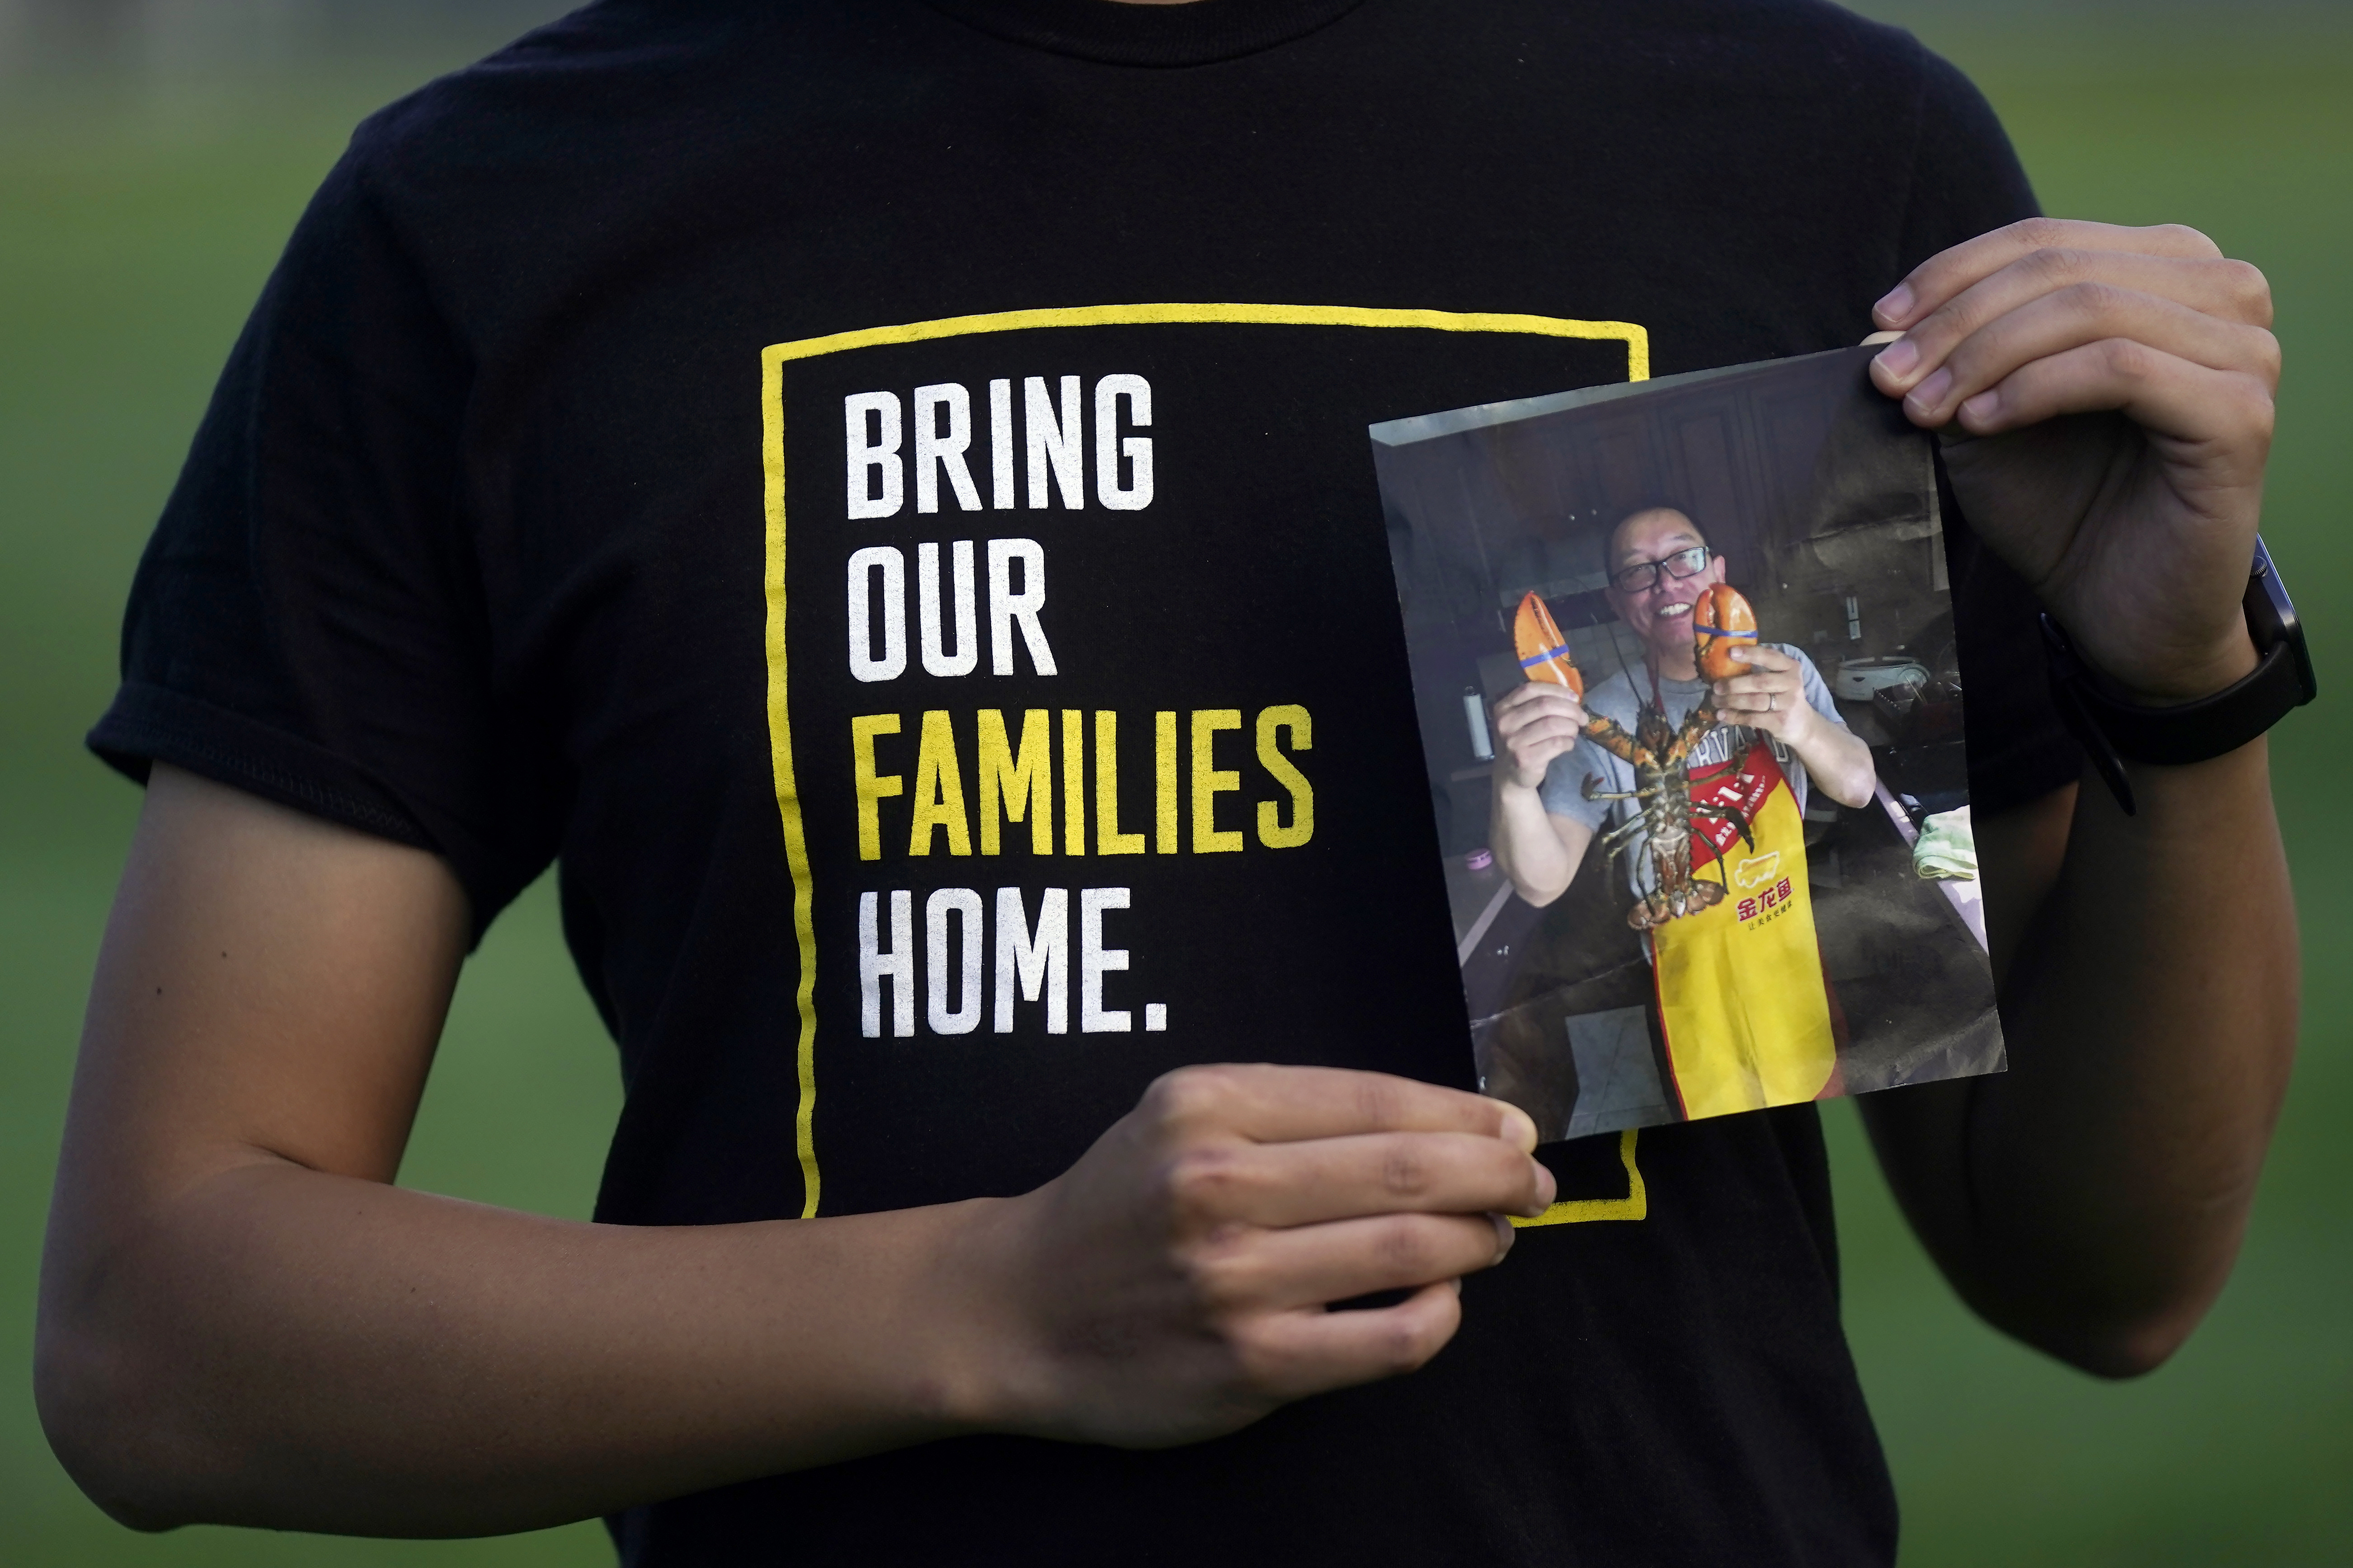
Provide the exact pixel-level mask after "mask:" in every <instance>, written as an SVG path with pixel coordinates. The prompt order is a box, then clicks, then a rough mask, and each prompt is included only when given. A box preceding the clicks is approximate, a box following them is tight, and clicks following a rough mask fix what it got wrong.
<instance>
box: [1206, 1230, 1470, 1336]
mask: <svg viewBox="0 0 2353 1568" xmlns="http://www.w3.org/2000/svg"><path fill="white" fill-rule="evenodd" d="M1511 1237H1512V1227H1511V1226H1509V1225H1506V1224H1503V1223H1501V1222H1499V1221H1497V1220H1495V1219H1493V1218H1492V1217H1491V1216H1489V1215H1482V1214H1473V1215H1460V1214H1456V1215H1434V1214H1399V1215H1373V1216H1369V1217H1366V1218H1361V1219H1344V1220H1336V1221H1335V1222H1333V1223H1332V1224H1330V1225H1308V1226H1297V1227H1295V1228H1293V1229H1289V1230H1258V1229H1252V1228H1248V1227H1241V1226H1237V1227H1235V1229H1234V1231H1233V1233H1232V1235H1231V1236H1230V1237H1220V1238H1219V1240H1218V1241H1217V1242H1216V1243H1214V1244H1208V1245H1204V1246H1202V1247H1198V1248H1196V1249H1195V1252H1194V1255H1193V1258H1192V1259H1191V1277H1192V1279H1193V1283H1194V1286H1195V1288H1196V1289H1198V1291H1199V1293H1200V1296H1201V1299H1202V1300H1204V1301H1205V1302H1206V1303H1207V1304H1208V1307H1209V1308H1210V1309H1211V1310H1213V1311H1217V1312H1232V1311H1259V1310H1289V1309H1291V1308H1293V1307H1314V1306H1322V1305H1323V1304H1324V1303H1325V1302H1327V1301H1345V1300H1353V1299H1354V1298H1356V1297H1358V1296H1369V1295H1371V1294H1373V1293H1374V1292H1375V1291H1378V1290H1412V1289H1419V1288H1420V1287H1422V1286H1424V1285H1434V1284H1436V1283H1437V1282H1438V1281H1440V1280H1441V1279H1461V1277H1462V1276H1463V1275H1465V1274H1473V1273H1476V1272H1478V1271H1479V1270H1480V1269H1482V1268H1493V1267H1494V1266H1495V1265H1496V1264H1498V1263H1501V1262H1502V1261H1503V1260H1504V1254H1505V1253H1507V1252H1509V1251H1510V1250H1511V1247H1512V1242H1511Z"/></svg>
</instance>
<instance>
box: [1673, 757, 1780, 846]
mask: <svg viewBox="0 0 2353 1568" xmlns="http://www.w3.org/2000/svg"><path fill="white" fill-rule="evenodd" d="M1783 782H1784V781H1783V779H1782V775H1781V764H1780V763H1778V762H1777V761H1775V760H1774V757H1773V748H1772V747H1770V746H1768V745H1767V744H1766V743H1765V742H1763V741H1762V740H1757V741H1754V742H1750V744H1749V747H1748V754H1747V755H1746V756H1745V757H1743V758H1742V759H1741V760H1740V768H1739V771H1738V772H1737V773H1736V772H1734V771H1733V765H1732V764H1731V763H1718V764H1717V765H1716V766H1715V767H1714V768H1711V769H1710V770H1708V772H1707V773H1705V774H1700V773H1694V774H1693V775H1692V782H1691V798H1692V804H1693V805H1704V806H1711V807H1713V808H1715V811H1717V812H1719V813H1722V815H1721V816H1702V815H1701V814H1699V813H1698V812H1694V813H1693V814H1692V869H1693V870H1694V871H1696V870H1698V869H1699V868H1701V867H1702V866H1704V865H1707V864H1708V863H1709V862H1710V861H1713V860H1715V859H1717V858H1721V857H1723V856H1725V855H1728V854H1730V853H1731V852H1732V849H1733V847H1734V846H1735V845H1738V844H1743V843H1745V842H1746V840H1745V838H1744V836H1743V835H1742V833H1741V827H1742V825H1743V824H1753V823H1755V822H1756V820H1757V808H1758V807H1760V806H1762V805H1764V804H1765V797H1766V796H1767V795H1771V794H1772V793H1773V790H1774V788H1775V786H1776V785H1778V784H1782V783H1783Z"/></svg>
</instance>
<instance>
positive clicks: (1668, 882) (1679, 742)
mask: <svg viewBox="0 0 2353 1568" xmlns="http://www.w3.org/2000/svg"><path fill="white" fill-rule="evenodd" d="M1693 608H1694V612H1695V613H1694V616H1693V617H1692V618H1693V621H1694V628H1693V629H1694V634H1695V637H1694V643H1695V647H1694V656H1695V658H1697V659H1698V662H1699V664H1700V667H1701V673H1702V674H1704V676H1706V678H1707V679H1710V680H1722V679H1728V678H1729V677H1731V676H1733V675H1736V674H1738V673H1739V671H1740V669H1741V668H1742V667H1741V666H1740V665H1738V664H1736V663H1735V662H1734V661H1733V659H1732V658H1731V645H1733V644H1735V643H1746V644H1747V645H1749V646H1751V647H1753V646H1755V643H1756V640H1757V617H1756V615H1755V613H1754V612H1753V611H1751V610H1750V608H1749V605H1748V601H1747V600H1746V599H1745V598H1743V597H1742V596H1741V595H1740V594H1739V593H1738V592H1737V591H1736V590H1735V589H1733V588H1731V587H1730V586H1728V585H1726V584H1720V583H1719V584H1712V585H1710V587H1709V588H1708V590H1707V591H1706V592H1705V594H1704V595H1703V596H1702V598H1701V602H1700V603H1699V604H1698V605H1694V606H1693ZM1512 631H1513V643H1514V647H1515V650H1516V651H1517V653H1518V655H1519V660H1520V668H1522V669H1525V670H1526V671H1527V673H1528V679H1531V680H1535V681H1547V682H1550V683H1552V684H1554V685H1558V686H1566V687H1567V688H1568V689H1569V690H1570V691H1571V692H1573V693H1575V694H1576V695H1577V696H1578V697H1582V696H1584V695H1585V677H1584V675H1583V673H1582V672H1580V671H1579V670H1578V669H1577V664H1576V661H1575V660H1574V659H1573V658H1571V657H1570V655H1569V651H1568V639H1567V638H1566V637H1563V636H1561V634H1560V628H1559V627H1558V626H1556V625H1555V624H1554V621H1553V618H1552V615H1551V612H1550V611H1549V610H1547V609H1546V607H1545V602H1544V600H1543V599H1542V598H1541V597H1539V596H1538V595H1535V594H1534V593H1530V594H1529V595H1526V596H1525V597H1524V598H1523V599H1521V601H1520V605H1519V611H1518V614H1517V615H1516V616H1514V617H1513V627H1512ZM1715 727H1716V716H1715V697H1714V695H1712V694H1711V695H1709V696H1707V697H1704V698H1702V699H1701V700H1700V704H1699V706H1698V707H1696V708H1694V709H1693V710H1691V712H1690V713H1688V714H1686V715H1685V716H1684V718H1683V723H1682V724H1681V725H1679V726H1674V727H1672V728H1671V727H1670V726H1669V725H1668V723H1667V716H1666V713H1665V710H1662V709H1661V708H1659V707H1657V706H1654V705H1653V704H1651V703H1648V702H1646V703H1643V704H1642V706H1641V711H1640V713H1639V714H1638V715H1637V718H1636V721H1635V725H1634V733H1632V734H1628V733H1627V732H1626V730H1625V727H1624V726H1623V725H1621V724H1620V723H1618V722H1617V721H1615V720H1612V719H1606V718H1602V717H1600V716H1599V715H1594V716H1591V717H1588V719H1587V720H1586V721H1585V728H1584V733H1585V734H1586V735H1587V736H1588V737H1589V738H1590V739H1591V740H1592V742H1594V744H1596V745H1598V746H1599V747H1600V748H1601V749H1602V750H1604V751H1606V752H1609V754H1610V755H1612V756H1614V757H1616V758H1618V759H1619V760H1620V762H1622V763H1626V764H1627V765H1628V766H1629V767H1630V768H1632V769H1633V770H1634V787H1633V788H1632V789H1630V790H1597V789H1596V788H1594V784H1596V782H1597V781H1596V780H1595V779H1593V778H1592V777H1591V776H1590V775H1588V777H1587V778H1586V781H1585V787H1584V792H1583V793H1584V795H1585V798H1586V799H1588V800H1594V801H1600V800H1611V801H1615V800H1630V801H1632V802H1634V803H1635V814H1634V815H1633V816H1630V817H1628V818H1627V819H1626V820H1625V821H1623V822H1621V823H1620V824H1618V825H1617V826H1615V827H1612V828H1609V830H1607V831H1606V832H1604V833H1603V834H1602V836H1601V843H1602V847H1603V848H1604V850H1605V851H1606V852H1607V854H1608V861H1607V864H1609V865H1611V866H1615V865H1616V864H1617V861H1618V858H1619V857H1620V855H1623V854H1626V853H1627V852H1629V851H1630V849H1631V848H1632V847H1633V846H1634V844H1635V841H1636V840H1637V839H1638V838H1640V839H1641V840H1643V841H1644V842H1645V843H1646V844H1647V846H1648V847H1649V850H1650V859H1651V876H1650V889H1649V890H1648V891H1647V892H1643V893H1641V894H1640V895H1639V896H1638V897H1637V899H1636V901H1635V904H1634V907H1633V909H1632V910H1629V911H1628V912H1627V915H1626V923H1627V924H1629V925H1630V926H1632V927H1633V928H1634V929H1635V930H1636V931H1651V930H1652V929H1654V928H1656V927H1658V926H1662V925H1664V924H1665V923H1666V922H1667V921H1671V920H1675V919H1679V918H1680V917H1682V916H1683V915H1690V914H1697V913H1698V912H1699V911H1700V910H1704V909H1707V908H1709V907H1710V906H1712V905H1715V904H1718V903H1721V902H1722V901H1723V900H1724V896H1725V889H1724V885H1723V883H1722V881H1721V880H1718V881H1715V882H1706V881H1701V880H1699V879H1695V878H1694V877H1693V875H1692V865H1691V859H1692V852H1691V841H1692V819H1693V817H1694V816H1704V817H1714V818H1715V819H1716V820H1717V821H1719V822H1728V823H1730V824H1732V825H1733V826H1735V827H1736V828H1738V829H1739V830H1740V837H1741V839H1742V840H1743V841H1744V842H1745V843H1746V844H1747V846H1748V847H1750V848H1751V849H1754V848H1756V847H1757V838H1756V835H1755V834H1754V832H1752V831H1751V826H1750V824H1749V821H1748V819H1747V817H1746V816H1744V815H1743V814H1742V812H1741V810H1740V808H1739V807H1738V806H1736V805H1733V804H1732V803H1730V802H1729V801H1726V802H1724V803H1722V804H1721V805H1707V804H1704V803H1702V802H1699V801H1695V800H1694V799H1692V792H1691V769H1690V757H1691V752H1692V747H1693V746H1694V745H1696V744H1697V743H1698V742H1699V740H1700V738H1701V737H1702V736H1704V735H1705V734H1706V733H1707V732H1708V731H1711V730H1713V729H1715ZM1747 757H1748V748H1747V745H1746V743H1744V744H1743V745H1742V746H1741V748H1740V751H1739V752H1738V753H1737V754H1736V756H1735V757H1734V758H1733V764H1732V765H1733V771H1734V772H1735V773H1737V772H1738V771H1739V769H1740V767H1741V765H1742V764H1743V763H1746V761H1747ZM1718 875H1719V877H1721V872H1720V871H1719V873H1718Z"/></svg>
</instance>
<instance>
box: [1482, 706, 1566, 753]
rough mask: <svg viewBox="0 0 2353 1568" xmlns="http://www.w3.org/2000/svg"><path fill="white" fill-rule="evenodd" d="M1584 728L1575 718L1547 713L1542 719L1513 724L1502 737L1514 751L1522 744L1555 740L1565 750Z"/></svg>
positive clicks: (1529, 744)
mask: <svg viewBox="0 0 2353 1568" xmlns="http://www.w3.org/2000/svg"><path fill="white" fill-rule="evenodd" d="M1584 728H1585V727H1584V726H1583V725H1582V724H1580V723H1578V722H1577V721H1575V720H1572V719H1566V718H1562V717H1559V716H1557V715H1547V716H1546V717H1545V718H1542V719H1537V720H1532V721H1529V722H1527V723H1525V724H1520V725H1515V726H1514V727H1513V729H1512V730H1511V731H1510V732H1508V733H1505V734H1504V735H1503V739H1504V743H1505V744H1506V745H1508V746H1510V747H1511V748H1512V749H1513V750H1514V751H1517V750H1519V749H1520V748H1522V747H1524V746H1535V745H1539V744H1541V743H1543V742H1553V741H1556V742H1560V747H1559V749H1560V750H1561V751H1564V752H1565V751H1567V750H1568V748H1569V746H1570V745H1572V744H1573V743H1575V742H1576V740H1577V736H1578V734H1580V733H1581V732H1582V731H1583V730H1584ZM1499 732H1501V731H1499Z"/></svg>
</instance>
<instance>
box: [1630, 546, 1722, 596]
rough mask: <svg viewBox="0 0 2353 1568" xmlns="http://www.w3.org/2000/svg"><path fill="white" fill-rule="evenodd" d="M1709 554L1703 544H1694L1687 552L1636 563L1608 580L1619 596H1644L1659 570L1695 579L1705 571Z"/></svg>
mask: <svg viewBox="0 0 2353 1568" xmlns="http://www.w3.org/2000/svg"><path fill="white" fill-rule="evenodd" d="M1710 553H1711V552H1709V550H1708V547H1707V546H1706V545H1704V544H1694V545H1693V546H1692V547H1691V548H1690V549H1689V550H1678V551H1676V552H1674V553H1673V554H1672V555H1668V556H1664V557H1662V558H1661V559H1659V560H1657V561H1638V562H1636V563H1634V564H1633V565H1631V566H1629V567H1626V568H1624V569H1623V570H1621V571H1619V572H1616V573H1613V574H1610V578H1609V580H1610V581H1611V582H1612V583H1615V584H1617V585H1618V591H1619V592H1620V593H1621V594H1645V593H1648V592H1650V590H1651V588H1652V587H1654V586H1656V585H1657V584H1658V581H1659V568H1661V567H1662V566H1663V567H1665V568H1666V570H1667V574H1668V575H1669V576H1671V577H1696V576H1698V575H1699V574H1701V573H1702V572H1704V571H1705V570H1707V563H1708V557H1709V554H1710Z"/></svg>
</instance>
